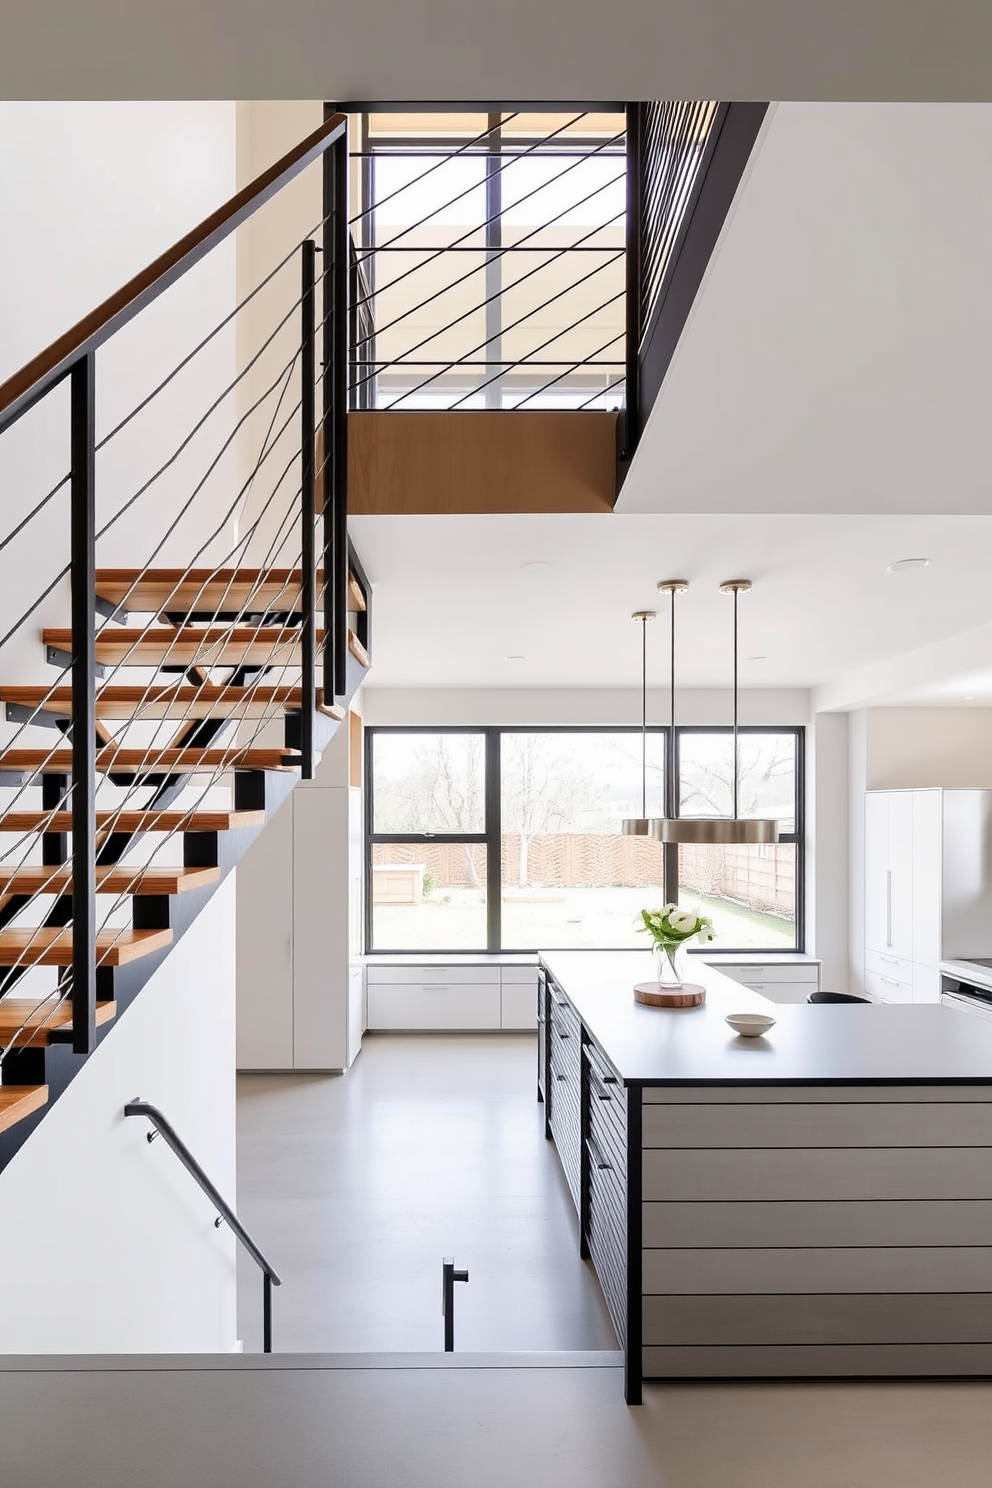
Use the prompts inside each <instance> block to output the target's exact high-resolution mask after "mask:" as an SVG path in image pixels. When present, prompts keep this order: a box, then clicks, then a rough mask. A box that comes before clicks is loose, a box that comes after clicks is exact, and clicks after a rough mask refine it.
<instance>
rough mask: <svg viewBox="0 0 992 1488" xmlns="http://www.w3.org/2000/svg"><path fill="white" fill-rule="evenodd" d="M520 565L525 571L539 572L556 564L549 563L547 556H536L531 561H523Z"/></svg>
mask: <svg viewBox="0 0 992 1488" xmlns="http://www.w3.org/2000/svg"><path fill="white" fill-rule="evenodd" d="M520 567H521V568H522V569H523V570H524V571H525V573H537V572H538V571H539V570H540V569H543V568H554V564H553V563H549V562H548V560H547V559H546V558H534V559H532V560H531V561H530V562H529V563H521V565H520Z"/></svg>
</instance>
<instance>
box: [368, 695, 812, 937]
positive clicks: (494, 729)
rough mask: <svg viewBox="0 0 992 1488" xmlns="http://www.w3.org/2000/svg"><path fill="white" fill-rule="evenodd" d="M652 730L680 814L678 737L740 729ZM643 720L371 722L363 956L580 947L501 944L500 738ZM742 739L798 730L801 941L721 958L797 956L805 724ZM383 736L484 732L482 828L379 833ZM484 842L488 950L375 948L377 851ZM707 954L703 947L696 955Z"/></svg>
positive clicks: (672, 872) (673, 867) (794, 838)
mask: <svg viewBox="0 0 992 1488" xmlns="http://www.w3.org/2000/svg"><path fill="white" fill-rule="evenodd" d="M647 731H648V733H649V734H655V735H661V736H662V737H663V738H664V740H665V749H664V760H665V811H666V814H667V815H669V816H675V815H677V814H678V805H679V794H680V792H679V789H678V786H677V782H678V780H679V776H678V770H679V764H680V749H679V741H680V740H681V738H682V737H683V735H687V734H728V735H729V734H732V733H733V729H732V728H731V727H730V726H729V725H723V724H678V725H676V728H675V731H674V734H673V732H672V730H671V728H670V727H669V725H667V724H657V725H649V726H648V730H647ZM640 732H641V729H640V727H639V726H637V725H627V724H619V725H612V726H611V725H609V724H567V723H565V724H508V725H506V724H450V725H449V724H369V725H367V726H366V729H365V770H364V780H365V800H364V803H363V804H364V821H365V863H364V872H365V876H364V883H365V894H364V906H363V910H364V945H365V951H364V954H365V955H366V956H369V957H377V956H457V955H470V956H498V955H515V956H523V955H528V954H530V951H540V950H547V951H552V950H558V949H569V950H574V947H555V946H548V945H543V946H534V947H531V948H530V949H527V948H522V947H519V946H514V947H512V948H511V949H506V948H505V947H503V946H502V945H501V944H500V930H501V922H502V899H501V894H502V887H503V885H502V869H501V861H502V800H501V769H500V767H501V760H502V751H501V741H502V738H503V735H504V734H633V735H637V734H640ZM739 733H740V735H741V737H745V736H748V737H753V736H755V735H761V734H791V735H793V736H794V738H795V741H796V755H795V758H796V774H795V791H796V802H795V806H796V812H795V829H794V830H793V831H792V832H783V833H782V834H781V836H780V839H779V840H780V841H781V842H783V843H790V842H791V843H795V847H796V943H795V945H793V946H774V947H773V946H769V947H764V946H760V947H754V946H724V945H720V946H719V947H714V948H713V950H709V951H708V952H707V954H711V955H712V954H713V953H714V951H716V953H717V954H719V955H746V954H753V953H755V952H756V951H758V952H760V954H761V955H762V956H763V957H773V956H795V955H797V954H802V953H803V952H804V951H805V948H806V861H805V859H806V729H805V726H804V725H803V724H748V725H741V727H740V729H739ZM378 734H478V735H481V736H482V737H483V738H484V740H485V766H484V772H485V773H484V790H483V797H484V826H485V830H484V831H482V832H376V831H374V829H373V823H374V813H375V773H374V769H373V752H374V748H375V738H376V736H377V735H378ZM416 842H423V843H435V842H437V843H454V844H472V843H480V844H482V845H484V846H485V850H486V945H485V946H484V947H478V946H475V947H468V948H461V949H459V948H457V947H455V948H453V947H450V946H448V947H444V946H438V947H435V948H434V949H430V950H425V949H424V948H423V947H422V946H411V947H407V948H405V949H404V948H402V947H396V946H383V947H375V946H373V943H372V851H373V848H375V847H378V846H382V845H388V844H389V843H397V844H398V843H416ZM678 851H679V850H678V845H677V844H676V843H667V844H666V845H665V848H664V868H663V872H664V886H665V888H664V892H665V897H666V898H677V897H678V894H677V888H678ZM670 884H674V885H675V886H676V892H675V894H674V895H671V894H669V885H670ZM597 949H598V950H605V951H609V950H629V949H630V948H629V947H628V946H615V947H611V946H600V947H597ZM697 952H700V953H702V948H701V947H699V948H696V950H695V951H690V954H696V953H697Z"/></svg>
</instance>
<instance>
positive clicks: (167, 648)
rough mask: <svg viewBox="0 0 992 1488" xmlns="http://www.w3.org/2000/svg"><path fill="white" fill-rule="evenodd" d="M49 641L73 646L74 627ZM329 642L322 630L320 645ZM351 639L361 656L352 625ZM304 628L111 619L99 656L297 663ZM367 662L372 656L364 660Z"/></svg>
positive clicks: (156, 662) (110, 660)
mask: <svg viewBox="0 0 992 1488" xmlns="http://www.w3.org/2000/svg"><path fill="white" fill-rule="evenodd" d="M42 639H43V641H44V643H45V645H46V646H51V647H52V648H54V649H55V650H57V651H63V652H65V653H66V654H71V652H72V631H71V630H50V629H46V630H43V631H42ZM323 642H324V632H323V631H322V630H318V632H317V645H318V646H321V645H323ZM348 644H349V646H350V647H351V648H352V650H353V651H354V648H355V646H358V647H359V651H358V652H355V654H356V655H358V657H359V660H361V659H362V656H365V655H366V653H365V650H364V647H362V645H361V642H360V641H359V640H358V637H357V636H356V635H355V634H354V632H353V631H350V630H349V632H348ZM299 650H300V632H299V628H298V627H297V626H278V625H262V626H258V625H203V626H195V625H182V626H178V627H177V628H175V629H174V628H173V627H172V626H148V627H147V628H145V627H141V628H128V627H126V626H117V625H107V626H104V628H103V629H102V630H101V631H100V632H99V634H98V635H97V638H96V659H97V661H98V662H99V663H100V664H101V665H105V666H151V667H158V666H184V667H188V666H199V667H204V668H209V667H215V666H298V665H299ZM362 664H363V665H364V666H367V665H368V661H367V660H366V661H364V662H363V663H362Z"/></svg>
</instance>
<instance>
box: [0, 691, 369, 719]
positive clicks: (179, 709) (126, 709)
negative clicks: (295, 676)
mask: <svg viewBox="0 0 992 1488" xmlns="http://www.w3.org/2000/svg"><path fill="white" fill-rule="evenodd" d="M0 702H3V703H14V704H17V705H18V706H19V707H22V708H30V709H37V710H39V711H40V712H43V713H55V714H58V715H59V717H62V718H67V717H68V716H69V714H70V713H71V711H72V688H71V687H54V688H48V687H0ZM302 702H303V690H302V688H300V687H251V686H249V687H225V686H217V685H207V686H204V687H193V686H185V685H184V686H182V687H161V686H156V687H141V686H133V687H123V686H110V687H102V688H100V689H99V691H98V692H97V695H96V716H97V718H114V719H124V718H129V717H130V715H131V714H132V713H134V712H136V711H139V710H140V717H141V718H142V719H149V720H151V719H155V720H159V719H178V720H183V719H187V718H189V719H200V718H264V717H266V716H267V715H268V714H269V713H271V712H272V711H273V710H274V709H277V708H283V709H285V710H286V711H288V712H299V710H300V707H301V706H302ZM317 707H318V708H319V709H320V711H321V712H322V713H326V714H327V716H328V717H330V718H337V719H339V720H340V719H342V718H343V717H344V713H345V710H344V708H342V707H341V706H340V705H339V704H337V703H328V704H327V705H326V706H325V704H324V691H323V688H318V689H317Z"/></svg>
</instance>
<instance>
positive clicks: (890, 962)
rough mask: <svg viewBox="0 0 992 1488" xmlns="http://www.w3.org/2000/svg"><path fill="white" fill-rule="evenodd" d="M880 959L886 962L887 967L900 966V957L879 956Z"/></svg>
mask: <svg viewBox="0 0 992 1488" xmlns="http://www.w3.org/2000/svg"><path fill="white" fill-rule="evenodd" d="M878 959H879V960H880V961H884V962H885V964H886V965H887V966H898V964H899V958H898V956H879V958H878Z"/></svg>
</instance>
